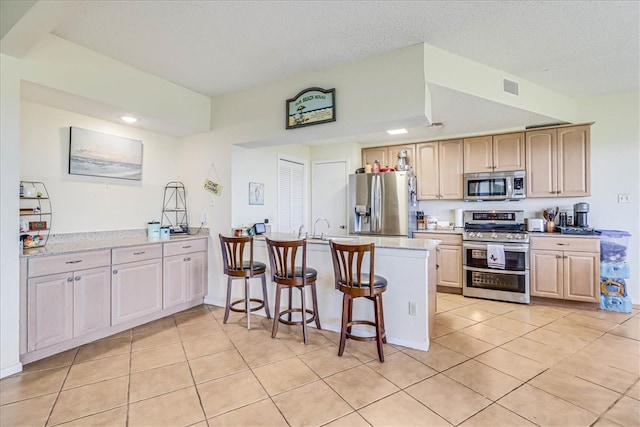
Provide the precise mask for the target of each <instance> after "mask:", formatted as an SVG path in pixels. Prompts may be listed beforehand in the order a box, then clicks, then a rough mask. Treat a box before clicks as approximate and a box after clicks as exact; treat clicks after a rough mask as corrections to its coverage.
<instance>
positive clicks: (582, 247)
mask: <svg viewBox="0 0 640 427" xmlns="http://www.w3.org/2000/svg"><path fill="white" fill-rule="evenodd" d="M530 245H531V249H532V250H535V249H547V250H562V251H582V252H600V239H591V238H576V237H534V236H531V240H530Z"/></svg>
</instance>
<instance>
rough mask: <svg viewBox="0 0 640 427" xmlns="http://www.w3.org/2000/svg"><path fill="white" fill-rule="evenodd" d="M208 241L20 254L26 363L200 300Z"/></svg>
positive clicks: (204, 284)
mask: <svg viewBox="0 0 640 427" xmlns="http://www.w3.org/2000/svg"><path fill="white" fill-rule="evenodd" d="M207 246H208V238H201V239H200V238H199V239H185V240H182V241H179V242H166V243H161V242H157V243H150V244H146V245H140V246H132V247H123V248H113V249H103V250H95V251H87V252H81V253H71V254H63V255H51V256H33V257H28V258H24V259H21V267H20V268H21V284H22V288H21V304H20V312H21V332H20V348H21V350H20V351H21V360H22V361H23V363H25V361H26V363H29V362H31V361H34V360H38V359H40V358H42V357H47V356H50V355H52V354H55V353H59V352H61V351H65V350H68V349H69V348H73V347H77V346H78V345H82V344H85V343H87V342H91V341H93V340H95V339H99V338H103V337H105V336H108V335H111V334H113V333H116V332H120V331H122V330H123V329H124V328H130V327H135V326H138V325H140V324H143V323H145V322H149V321H151V320H155V319H157V318H160V317H163V316H166V315H169V314H173V313H175V312H178V311H180V310H184V309H185V308H189V307H192V306H194V305H197V304H200V303H202V298H203V297H204V296H205V295H206V293H207V283H208V281H207V272H208V266H207V260H208V256H207ZM163 264H164V265H165V268H166V271H165V272H164V274H165V276H164V277H163ZM22 289H24V291H23V290H22ZM163 296H164V301H165V302H166V303H165V304H163ZM167 307H170V308H169V309H167Z"/></svg>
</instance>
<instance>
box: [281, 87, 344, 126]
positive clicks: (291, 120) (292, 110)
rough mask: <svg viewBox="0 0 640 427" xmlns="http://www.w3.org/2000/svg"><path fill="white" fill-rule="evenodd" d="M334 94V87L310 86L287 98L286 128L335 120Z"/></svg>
mask: <svg viewBox="0 0 640 427" xmlns="http://www.w3.org/2000/svg"><path fill="white" fill-rule="evenodd" d="M335 95H336V89H335V88H333V89H322V88H319V87H310V88H307V89H303V90H302V91H301V92H299V93H298V94H297V95H296V96H294V97H293V98H289V99H287V102H286V116H287V120H286V126H287V129H295V128H299V127H304V126H311V125H318V124H321V123H328V122H335V121H336V105H335Z"/></svg>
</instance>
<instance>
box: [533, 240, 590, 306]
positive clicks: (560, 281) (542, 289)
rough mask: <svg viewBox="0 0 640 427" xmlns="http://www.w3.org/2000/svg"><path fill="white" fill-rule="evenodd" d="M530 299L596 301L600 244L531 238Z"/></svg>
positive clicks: (588, 241) (587, 241) (585, 241)
mask: <svg viewBox="0 0 640 427" xmlns="http://www.w3.org/2000/svg"><path fill="white" fill-rule="evenodd" d="M530 250H531V253H530V256H531V258H530V260H531V265H530V266H529V267H530V272H531V295H532V296H537V297H548V298H556V299H565V300H572V301H584V302H598V301H599V299H600V287H599V284H600V280H599V277H600V242H599V240H598V239H590V238H572V237H533V236H532V237H531V242H530Z"/></svg>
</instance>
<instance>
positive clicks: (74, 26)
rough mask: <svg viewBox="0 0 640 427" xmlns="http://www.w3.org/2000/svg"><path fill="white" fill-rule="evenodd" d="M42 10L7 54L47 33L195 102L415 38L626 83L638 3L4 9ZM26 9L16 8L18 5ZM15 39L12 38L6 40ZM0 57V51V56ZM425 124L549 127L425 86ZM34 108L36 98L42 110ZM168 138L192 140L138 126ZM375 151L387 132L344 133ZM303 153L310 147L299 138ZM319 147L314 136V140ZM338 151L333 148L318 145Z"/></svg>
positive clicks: (638, 54)
mask: <svg viewBox="0 0 640 427" xmlns="http://www.w3.org/2000/svg"><path fill="white" fill-rule="evenodd" d="M25 3H40V5H43V3H44V6H46V7H44V8H41V11H42V10H46V11H47V12H46V13H44V16H42V15H43V13H42V12H41V14H40V16H39V20H32V22H31V26H30V27H26V28H24V27H23V28H22V30H21V32H20V33H19V34H20V36H18V37H14V38H13V40H12V41H13V43H11V44H9V43H6V44H5V45H6V46H10V45H11V46H12V48H13V49H16V50H15V52H14V53H16V54H17V55H16V56H20V50H22V52H23V53H24V52H26V51H28V49H29V48H30V45H32V44H33V43H35V42H36V41H37V39H38V38H39V37H42V35H44V34H46V33H48V32H51V33H53V34H55V35H56V36H58V37H61V38H63V39H67V40H69V41H71V42H74V43H76V44H79V45H82V46H85V47H88V48H90V49H92V50H94V51H96V52H98V53H101V54H103V55H106V56H109V57H111V58H114V59H116V60H118V61H120V62H122V63H125V64H127V65H130V66H132V67H135V68H137V69H140V70H143V71H146V72H148V73H150V74H153V75H156V76H158V77H161V78H163V79H166V80H169V81H171V82H174V83H176V84H178V85H181V86H183V87H186V88H189V89H192V90H194V91H196V92H199V93H202V94H204V95H208V96H216V95H219V94H222V93H227V92H234V91H238V90H243V89H248V88H252V87H255V86H259V85H263V84H268V83H271V82H276V81H282V80H286V79H290V78H293V77H296V76H299V75H303V74H306V73H309V72H313V71H319V70H322V69H326V68H331V67H334V66H337V65H342V64H345V63H349V62H353V61H357V60H360V59H364V58H367V57H371V56H375V55H379V54H382V53H386V52H389V51H392V50H396V49H399V48H403V47H406V46H410V45H414V44H417V43H428V44H430V45H433V46H436V47H438V48H441V49H443V50H446V51H448V52H451V53H454V54H457V55H460V56H462V57H466V58H469V59H471V60H474V61H476V62H479V63H483V64H486V65H488V66H490V67H493V68H496V69H499V70H502V71H504V72H506V73H508V74H510V75H513V76H517V77H518V78H521V79H525V80H529V81H531V82H533V83H536V84H538V85H540V86H543V87H546V88H548V89H551V90H554V91H556V92H558V93H561V94H564V95H567V96H569V97H572V98H574V99H577V100H580V99H582V98H588V97H593V96H599V95H603V94H609V93H616V92H627V91H637V90H639V88H640V78H639V75H640V66H639V62H640V2H639V1H636V0H634V1H463V0H460V1H453V0H450V1H312V0H309V1H213V0H211V1H191V0H182V1H173V0H163V1H160V0H136V1H133V0H103V1H93V0H87V1H57V0H46V1H41V2H33V1H29V2H27V1H22V2H16V1H8V0H2V2H1V3H0V7H1V8H2V10H1V11H2V20H3V21H2V24H3V25H2V27H3V28H2V35H3V42H4V41H5V39H4V35H5V34H6V31H7V25H6V24H5V20H8V18H7V17H10V16H11V14H10V13H8V12H11V11H12V10H11V9H14V12H15V13H18V12H20V11H15V9H16V8H17V6H19V5H21V4H25ZM22 9H26V8H22ZM16 39H17V40H16ZM3 53H6V52H4V50H3ZM430 91H431V94H432V104H433V105H432V107H433V113H434V115H433V121H442V122H445V123H446V126H445V128H425V127H424V126H423V127H421V128H419V129H417V131H418V132H416V133H413V134H412V135H414V137H415V138H431V137H434V136H436V137H447V136H452V135H455V136H458V135H465V134H469V133H477V132H485V131H493V130H496V129H510V128H520V129H521V128H522V127H523V126H526V125H533V124H543V123H551V122H553V121H554V120H555V119H554V118H553V117H545V116H540V115H536V114H533V113H530V112H527V111H523V110H518V109H514V108H509V107H506V106H503V105H499V104H497V103H494V102H488V101H486V100H483V99H480V98H476V97H472V96H469V95H464V94H461V93H458V92H455V91H452V90H448V89H445V88H440V87H436V86H435V85H430ZM23 98H25V99H28V100H34V101H37V102H43V103H48V104H49V105H52V106H58V107H60V108H66V109H71V110H73V109H74V108H75V109H79V110H81V111H84V112H87V111H90V112H92V114H93V115H94V116H95V117H99V118H105V119H106V120H109V117H116V115H115V114H114V111H113V109H112V108H111V109H109V108H110V107H109V106H105V105H98V104H91V103H87V102H84V103H83V102H78V101H77V100H69V96H68V95H65V94H56V93H52V91H47V90H44V88H42V87H37V86H36V85H32V86H30V87H29V86H25V87H24V88H23ZM45 99H46V102H45ZM143 123H144V124H140V125H139V126H147V129H149V130H155V131H158V132H162V133H167V134H170V135H176V136H184V135H188V134H190V133H192V131H190V130H189V129H184V128H179V127H176V126H173V125H172V124H170V123H157V121H156V122H153V120H147V121H145V122H143ZM343 139H344V140H350V141H354V140H355V141H358V142H360V143H363V144H367V143H388V142H391V141H394V140H397V137H394V138H392V137H389V136H386V135H382V136H381V135H380V134H379V133H376V134H370V135H345V136H344V138H343ZM299 142H302V143H309V144H313V143H314V141H311V140H309V141H299ZM324 142H328V141H324ZM332 142H339V140H336V139H334V140H332Z"/></svg>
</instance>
